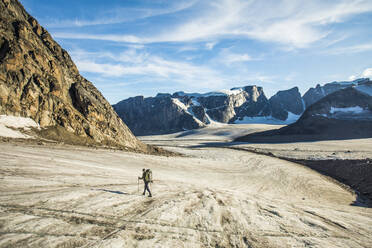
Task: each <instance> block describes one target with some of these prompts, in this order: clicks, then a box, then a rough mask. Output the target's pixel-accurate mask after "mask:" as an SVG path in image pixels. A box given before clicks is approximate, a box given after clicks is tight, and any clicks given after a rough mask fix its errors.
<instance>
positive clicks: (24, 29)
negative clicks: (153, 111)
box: [0, 0, 142, 148]
mask: <svg viewBox="0 0 372 248" xmlns="http://www.w3.org/2000/svg"><path fill="white" fill-rule="evenodd" d="M0 34H1V38H0V114H6V115H16V116H23V117H30V118H32V119H34V120H35V121H36V122H37V123H39V124H40V126H41V127H48V126H60V127H63V128H65V129H66V130H68V131H70V132H72V133H75V134H76V135H78V136H82V137H90V138H92V139H94V140H95V141H97V142H103V143H104V142H110V143H117V144H119V145H124V146H128V147H131V148H139V147H141V146H142V144H141V143H140V142H139V141H138V140H137V139H136V138H135V137H134V136H133V134H132V133H131V131H130V130H129V129H128V127H127V126H126V125H125V124H124V123H123V122H122V120H121V119H120V118H119V117H118V116H117V114H116V113H115V111H114V110H113V108H112V107H111V105H110V104H109V103H108V102H107V101H106V100H105V98H104V97H103V96H102V94H101V93H100V92H99V91H98V90H97V89H96V88H95V87H94V86H93V84H92V83H90V82H89V81H88V80H86V79H85V78H83V77H82V76H81V75H80V74H79V71H78V69H77V68H76V66H75V64H74V63H73V62H72V60H71V58H70V56H69V54H68V53H67V52H66V51H65V50H64V49H62V48H61V47H60V46H59V45H58V44H57V43H56V42H55V41H54V40H53V38H52V37H51V35H50V34H49V33H48V31H47V30H45V29H44V28H43V27H41V26H40V25H39V24H38V22H37V21H36V20H35V19H34V18H33V17H32V16H30V15H29V14H28V13H27V12H26V11H25V10H24V8H23V6H22V5H21V4H20V3H19V2H18V1H17V0H0Z"/></svg>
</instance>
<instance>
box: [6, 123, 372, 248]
mask: <svg viewBox="0 0 372 248" xmlns="http://www.w3.org/2000/svg"><path fill="white" fill-rule="evenodd" d="M217 130H220V131H221V132H222V131H223V132H224V133H218V132H219V131H218V132H217ZM229 130H230V131H229ZM243 130H246V129H243V128H242V131H243ZM202 132H204V133H193V134H189V135H187V133H186V135H185V133H182V134H174V135H168V136H155V137H142V138H141V139H142V140H143V141H144V142H147V143H151V144H157V145H162V146H163V147H166V148H168V149H170V150H172V151H175V152H179V153H182V154H184V155H185V156H183V157H175V156H174V157H166V156H155V155H145V154H137V153H130V152H123V151H117V150H107V149H93V148H86V147H78V146H68V145H58V144H48V145H42V144H41V145H35V144H20V143H12V142H3V143H0V165H1V166H0V247H66V248H67V247H141V248H142V247H372V228H371V227H372V209H371V208H368V207H365V206H356V205H355V204H353V203H355V200H356V196H355V195H354V194H353V193H352V192H350V191H348V190H346V189H345V188H344V187H341V186H340V184H337V183H335V182H334V181H332V180H329V179H328V178H327V177H325V176H323V175H321V174H319V173H317V172H315V171H313V170H311V169H309V168H307V167H304V166H302V165H299V164H296V163H291V162H289V161H285V160H281V159H278V158H274V157H269V156H265V155H260V154H255V153H251V152H247V151H242V150H233V149H228V148H221V147H212V146H206V145H205V142H206V140H208V142H221V141H223V140H224V139H225V138H226V139H228V138H229V135H236V134H237V132H238V131H237V129H236V128H235V127H229V126H224V127H220V128H219V129H218V128H215V129H210V130H209V131H208V129H204V130H203V131H202ZM216 132H217V134H216ZM175 136H179V137H178V138H176V137H175ZM213 137H215V139H214V138H213ZM182 139H183V141H182ZM144 167H145V168H151V169H152V171H153V177H154V183H153V184H152V185H151V190H152V192H153V197H152V198H149V197H147V196H146V197H145V196H143V195H142V190H143V184H142V183H141V182H139V183H138V180H137V177H138V176H140V174H141V171H142V168H144Z"/></svg>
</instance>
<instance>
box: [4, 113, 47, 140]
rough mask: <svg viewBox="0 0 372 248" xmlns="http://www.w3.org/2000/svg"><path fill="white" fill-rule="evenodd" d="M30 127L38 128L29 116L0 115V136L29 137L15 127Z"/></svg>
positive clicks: (26, 128) (25, 128) (27, 128)
mask: <svg viewBox="0 0 372 248" xmlns="http://www.w3.org/2000/svg"><path fill="white" fill-rule="evenodd" d="M31 127H34V128H40V127H39V125H38V124H37V123H36V122H35V121H34V120H32V119H31V118H25V117H19V116H9V115H0V137H8V138H23V139H28V138H31V137H30V136H28V135H26V134H24V133H22V132H20V130H17V129H24V130H29V129H30V128H31Z"/></svg>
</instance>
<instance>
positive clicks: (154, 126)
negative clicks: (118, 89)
mask: <svg viewBox="0 0 372 248" xmlns="http://www.w3.org/2000/svg"><path fill="white" fill-rule="evenodd" d="M114 109H115V110H116V112H117V113H118V115H119V116H120V117H121V118H122V119H123V120H124V121H125V122H126V123H127V124H128V126H129V128H130V129H131V130H132V131H133V132H134V133H135V134H136V135H148V134H154V133H156V134H165V133H172V132H178V131H182V130H186V129H195V128H200V127H203V126H204V124H203V123H202V122H200V121H199V120H198V119H196V118H195V117H193V116H192V115H191V114H189V112H188V111H187V108H186V106H185V105H184V104H183V103H182V102H180V101H179V100H178V99H173V98H171V97H169V96H157V97H149V98H144V97H142V96H137V97H132V98H129V99H127V100H123V101H121V102H119V103H118V104H116V105H114ZM195 112H196V111H195Z"/></svg>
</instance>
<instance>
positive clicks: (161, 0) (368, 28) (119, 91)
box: [20, 0, 372, 104]
mask: <svg viewBox="0 0 372 248" xmlns="http://www.w3.org/2000/svg"><path fill="white" fill-rule="evenodd" d="M20 2H21V3H22V4H23V5H24V7H25V8H26V10H27V11H28V12H29V13H30V14H31V15H32V16H34V17H35V18H36V19H37V20H38V21H39V23H40V24H41V25H42V26H44V27H45V28H46V29H47V30H48V31H49V32H50V33H51V35H52V36H53V38H54V39H55V40H56V41H57V42H58V43H59V44H60V45H61V46H62V47H63V48H64V49H66V50H67V51H68V52H69V54H70V55H71V57H72V59H73V61H74V62H75V64H76V65H77V67H78V69H79V71H80V73H81V74H82V75H83V76H84V77H85V78H87V79H88V80H90V81H91V82H92V83H93V84H94V85H95V86H96V87H97V88H98V89H99V90H100V91H101V92H102V94H103V95H104V96H105V98H106V99H107V100H108V101H109V102H110V103H111V104H115V103H117V102H119V101H120V100H123V99H126V98H128V97H133V96H137V95H143V96H145V97H148V96H155V95H156V94H157V93H158V92H162V93H173V92H176V91H185V92H200V93H205V92H209V91H215V90H221V89H230V88H233V87H240V86H246V85H258V86H262V87H263V89H264V92H265V94H266V95H267V96H268V97H270V96H272V95H273V94H275V93H276V92H277V91H279V90H286V89H289V88H292V87H294V86H298V87H299V89H300V92H301V93H302V94H304V93H305V92H306V90H308V89H309V88H310V87H314V86H315V85H316V84H318V83H319V84H325V83H329V82H332V81H346V80H353V79H356V78H360V77H370V78H372V0H365V1H364V0H340V1H337V0H311V1H307V0H303V1H300V0H213V1H210V0H173V1H171V0H169V1H166V0H107V1H102V0H79V1H77V0H53V1H50V0H20Z"/></svg>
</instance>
